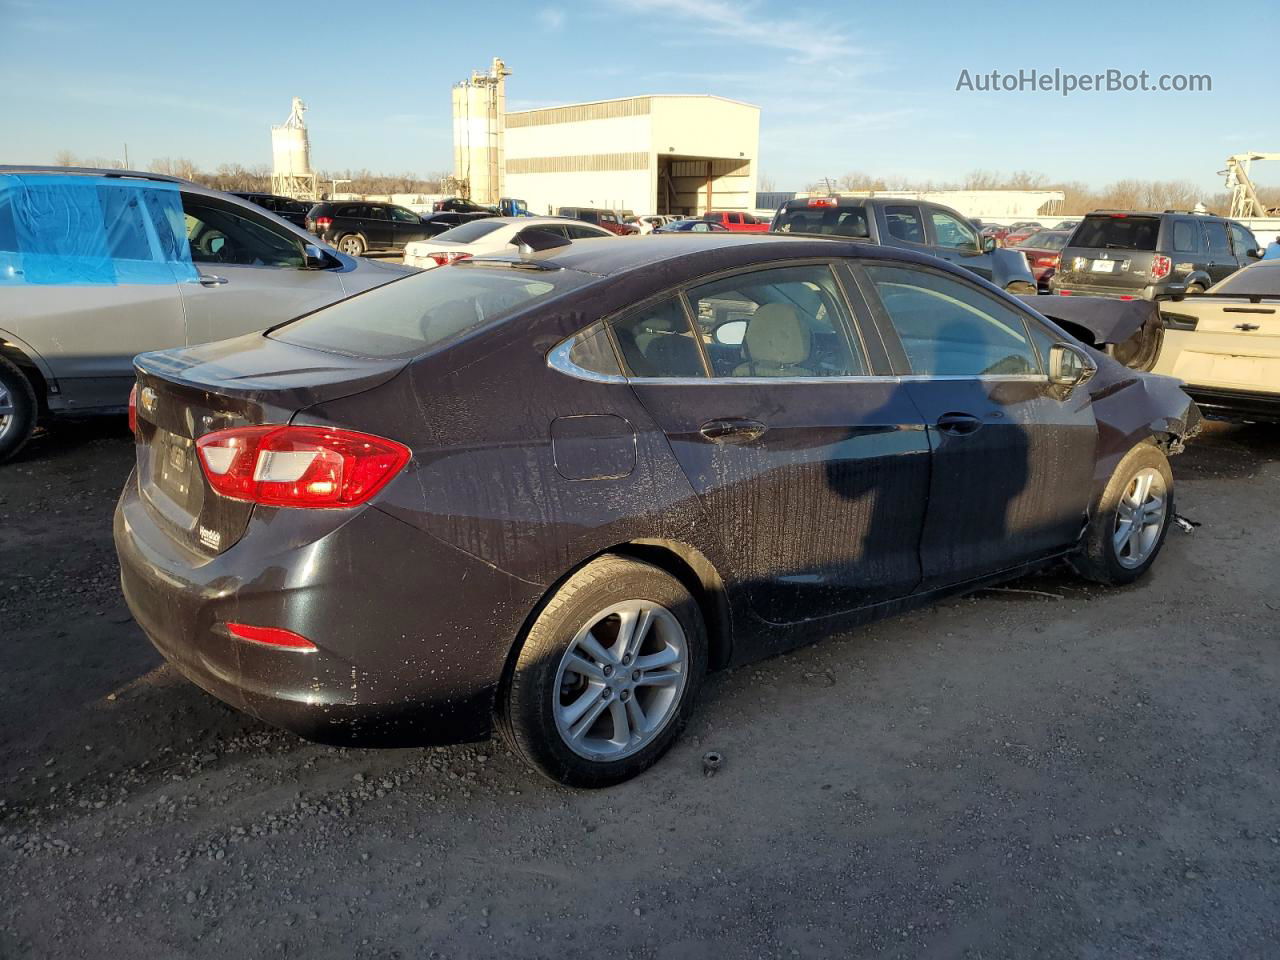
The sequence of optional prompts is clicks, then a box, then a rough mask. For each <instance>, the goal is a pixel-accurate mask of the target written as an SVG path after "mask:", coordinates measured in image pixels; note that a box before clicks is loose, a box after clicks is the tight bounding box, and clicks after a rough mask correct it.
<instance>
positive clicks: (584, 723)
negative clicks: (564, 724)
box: [569, 694, 609, 740]
mask: <svg viewBox="0 0 1280 960" xmlns="http://www.w3.org/2000/svg"><path fill="white" fill-rule="evenodd" d="M607 706H609V701H608V700H605V699H604V698H603V697H601V696H600V695H599V694H596V700H595V702H594V703H592V704H591V705H590V709H589V710H587V712H586V715H585V716H583V718H582V719H581V720H579V721H578V722H577V723H575V724H570V725H569V739H571V740H581V739H582V735H583V734H584V733H586V732H587V731H588V730H590V729H591V728H592V727H593V726H594V725H595V722H596V721H597V720H599V719H600V714H602V713H604V708H605V707H607Z"/></svg>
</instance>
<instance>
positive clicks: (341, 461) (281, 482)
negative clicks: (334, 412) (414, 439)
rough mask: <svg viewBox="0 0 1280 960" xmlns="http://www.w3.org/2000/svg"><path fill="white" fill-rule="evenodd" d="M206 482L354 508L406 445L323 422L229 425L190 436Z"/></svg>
mask: <svg viewBox="0 0 1280 960" xmlns="http://www.w3.org/2000/svg"><path fill="white" fill-rule="evenodd" d="M196 449H197V450H198V451H199V453H200V465H201V467H203V469H204V475H205V476H206V477H207V478H208V480H209V485H210V486H211V487H213V489H214V490H215V491H217V492H218V493H220V494H222V496H224V497H229V498H230V499H232V500H248V501H249V502H251V503H260V504H263V505H266V506H272V507H354V506H357V505H359V504H361V503H364V502H365V501H366V500H368V499H369V498H370V497H372V496H373V495H374V494H375V493H377V492H378V491H379V490H381V489H382V487H383V486H385V485H386V483H387V481H388V480H390V479H391V478H392V477H393V476H395V475H396V474H397V473H398V472H399V471H400V470H401V469H402V468H403V467H404V465H405V464H406V463H408V462H409V457H410V453H409V449H408V447H405V446H403V445H401V444H399V443H396V442H395V441H393V440H384V439H383V438H382V437H374V436H370V435H369V434H367V433H356V432H355V431H353V430H339V429H335V428H331V427H290V426H260V427H233V428H231V429H229V430H218V431H215V432H214V433H207V434H205V435H204V436H203V437H201V438H200V439H199V440H197V441H196Z"/></svg>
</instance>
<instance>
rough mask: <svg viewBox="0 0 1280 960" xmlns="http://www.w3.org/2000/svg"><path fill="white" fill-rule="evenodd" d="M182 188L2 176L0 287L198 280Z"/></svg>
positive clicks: (62, 177)
mask: <svg viewBox="0 0 1280 960" xmlns="http://www.w3.org/2000/svg"><path fill="white" fill-rule="evenodd" d="M196 276H197V273H196V268H195V266H194V265H193V264H192V262H191V248H190V246H189V245H188V243H187V231H186V220H185V217H184V216H183V213H182V196H181V194H180V193H179V192H178V186H177V184H174V183H165V182H162V181H154V180H136V179H126V178H121V179H113V178H106V177H94V176H77V175H74V174H65V175H63V174H27V173H20V174H0V286H4V285H12V284H43V285H52V284H75V285H117V284H124V283H174V282H177V281H183V280H195V279H196Z"/></svg>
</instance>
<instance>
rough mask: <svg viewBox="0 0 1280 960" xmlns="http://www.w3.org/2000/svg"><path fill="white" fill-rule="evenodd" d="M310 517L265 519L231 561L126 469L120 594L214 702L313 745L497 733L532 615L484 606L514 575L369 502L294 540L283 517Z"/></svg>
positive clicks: (120, 515)
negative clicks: (191, 548)
mask: <svg viewBox="0 0 1280 960" xmlns="http://www.w3.org/2000/svg"><path fill="white" fill-rule="evenodd" d="M259 510H260V511H261V508H259ZM309 512H313V511H275V512H274V516H269V517H267V518H265V519H263V518H260V517H256V516H255V518H254V519H253V520H252V521H251V522H250V527H249V530H248V531H247V532H246V534H245V536H244V538H242V539H241V540H240V541H239V542H238V543H237V544H235V546H233V547H231V548H230V549H229V550H227V551H226V552H225V553H224V554H222V555H220V556H217V557H214V558H212V559H209V558H204V557H198V556H196V555H194V554H191V553H190V552H188V551H187V550H186V549H185V548H184V547H182V546H179V545H178V544H176V543H175V542H174V541H172V540H171V539H170V538H169V537H168V536H166V535H165V534H164V533H163V532H162V531H161V530H160V529H159V528H158V527H157V526H156V524H155V523H154V521H152V519H151V518H150V516H149V514H148V511H147V509H146V506H145V504H144V503H143V502H142V499H141V497H140V496H139V494H138V490H137V482H136V480H135V479H134V478H133V477H132V476H131V477H130V479H129V481H128V483H127V484H126V486H125V490H124V493H123V494H122V496H121V498H120V502H119V504H118V506H117V508H116V514H115V521H114V535H115V544H116V551H117V553H118V554H119V558H120V578H121V587H122V589H123V592H124V596H125V600H126V602H127V603H128V605H129V609H130V610H131V611H132V613H133V615H134V618H135V619H136V620H137V622H138V624H139V625H140V626H141V627H142V629H143V631H144V632H145V633H146V635H147V637H148V638H149V639H150V640H151V642H152V644H153V645H154V646H155V647H156V649H157V650H159V651H160V653H161V654H162V655H163V656H164V657H165V659H166V660H168V661H169V662H170V663H171V664H173V666H174V667H176V668H177V669H178V671H179V672H181V673H182V674H183V675H184V676H186V677H187V678H188V679H190V680H191V681H192V682H194V683H195V684H197V685H198V686H200V687H202V688H203V689H205V690H206V691H208V692H209V693H211V694H213V695H214V696H216V697H218V698H219V699H221V700H223V701H225V702H226V703H228V704H230V705H231V706H233V707H236V708H237V709H240V710H243V711H244V712H246V713H249V714H251V715H253V716H255V717H258V718H259V719H261V720H264V721H266V722H267V723H270V724H273V725H275V726H278V727H283V728H284V729H287V730H291V731H293V732H294V733H296V734H298V735H299V736H302V737H305V738H307V739H310V740H316V741H320V742H324V743H336V744H350V745H365V746H408V745H428V744H446V743H458V742H464V741H470V740H477V739H482V738H484V737H486V736H488V735H489V733H490V732H491V724H492V714H493V704H494V696H495V694H496V691H497V687H498V683H499V681H500V678H501V675H502V670H503V666H504V664H505V662H506V657H507V653H508V651H509V650H510V649H511V645H512V643H513V642H514V639H515V633H516V632H518V624H519V623H520V622H522V619H523V617H522V616H520V617H519V618H517V617H516V616H515V612H514V611H515V605H514V603H512V604H506V603H504V602H499V603H498V604H497V605H496V606H493V607H491V609H485V608H484V607H483V606H480V604H482V603H483V599H482V598H483V596H484V595H485V593H486V592H488V595H489V597H490V598H491V603H492V598H494V597H498V598H501V597H504V596H505V597H511V595H512V593H513V592H514V591H512V590H511V589H510V584H509V583H508V582H507V581H509V580H511V578H508V577H507V576H506V575H505V574H502V573H500V572H498V571H495V570H493V568H492V567H488V566H486V565H484V564H481V563H479V562H476V561H472V560H470V558H468V557H466V556H465V555H462V554H458V553H457V552H456V551H453V550H451V549H450V548H448V547H446V546H444V545H443V544H440V543H439V542H438V541H436V540H434V539H433V538H431V537H429V536H427V535H426V534H424V533H422V532H421V531H418V530H416V529H414V528H413V527H410V526H409V525H407V524H405V523H403V522H401V521H399V520H396V519H394V518H392V517H390V516H388V515H387V514H385V513H382V512H381V511H379V510H377V509H374V508H365V509H363V510H360V511H357V512H354V513H353V515H352V516H351V517H350V518H349V519H347V520H346V522H339V524H338V525H337V527H336V529H331V530H329V531H328V532H326V533H325V534H324V535H322V536H320V537H318V538H313V539H310V540H308V539H307V537H306V536H301V537H299V536H295V535H294V534H296V533H297V532H298V531H297V530H291V529H290V528H289V522H288V521H289V520H291V519H292V518H291V517H287V516H286V514H288V513H292V514H295V515H297V514H302V513H309ZM268 513H269V511H268ZM281 521H284V522H281ZM282 527H283V528H284V529H281V528H282ZM300 540H301V541H304V542H299V541H300ZM525 586H526V587H528V585H527V584H526V585H525ZM527 609H528V608H527V607H526V608H525V610H526V611H527ZM504 615H506V619H504ZM228 621H234V622H239V623H247V624H250V625H253V626H276V627H283V628H285V629H288V630H292V631H294V632H296V633H299V634H301V635H302V636H304V637H307V638H308V639H310V640H311V641H312V642H313V643H315V644H316V646H317V647H318V649H317V650H316V651H314V652H307V653H303V652H298V651H293V650H287V649H279V648H274V647H269V646H264V645H261V644H254V643H249V642H245V641H243V640H238V639H235V638H233V637H232V636H231V635H230V634H229V633H228V632H227V630H226V628H225V626H224V624H225V623H227V622H228ZM513 623H514V624H516V626H511V624H513ZM504 624H505V625H506V627H507V630H506V631H504Z"/></svg>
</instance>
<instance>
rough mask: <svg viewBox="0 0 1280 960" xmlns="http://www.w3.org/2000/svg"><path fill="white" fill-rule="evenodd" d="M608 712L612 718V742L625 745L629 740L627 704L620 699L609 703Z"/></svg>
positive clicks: (629, 723)
mask: <svg viewBox="0 0 1280 960" xmlns="http://www.w3.org/2000/svg"><path fill="white" fill-rule="evenodd" d="M609 714H610V716H611V717H612V719H613V742H614V743H616V744H618V745H619V746H625V745H626V744H628V743H630V742H631V721H630V720H629V719H628V718H627V705H626V704H625V703H623V702H622V701H621V700H614V701H613V702H612V703H610V704H609Z"/></svg>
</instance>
